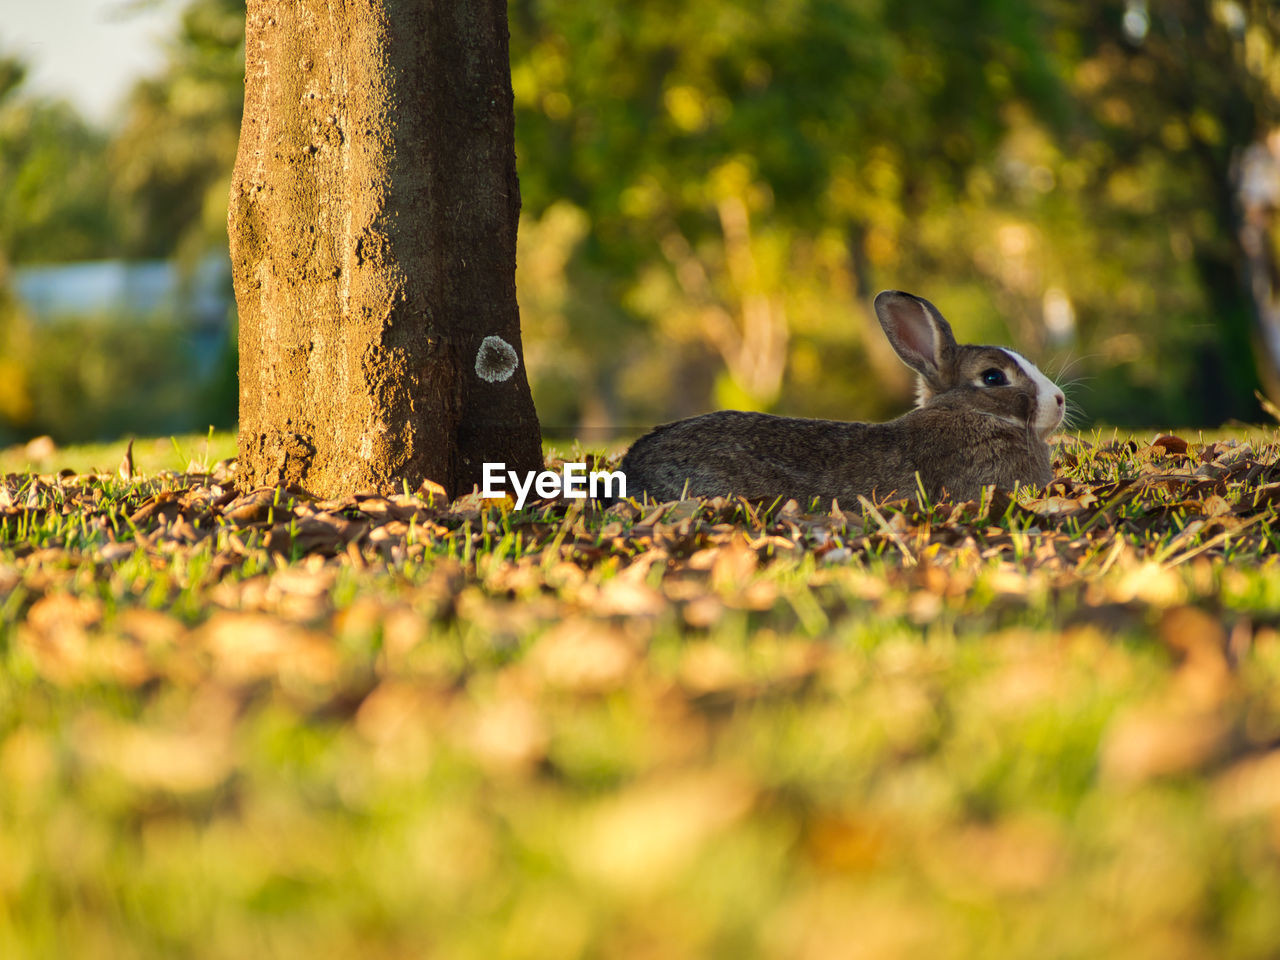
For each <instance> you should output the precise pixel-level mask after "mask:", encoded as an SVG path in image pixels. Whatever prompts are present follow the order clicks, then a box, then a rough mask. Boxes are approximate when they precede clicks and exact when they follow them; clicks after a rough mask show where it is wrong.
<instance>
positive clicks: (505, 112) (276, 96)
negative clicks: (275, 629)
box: [228, 0, 542, 497]
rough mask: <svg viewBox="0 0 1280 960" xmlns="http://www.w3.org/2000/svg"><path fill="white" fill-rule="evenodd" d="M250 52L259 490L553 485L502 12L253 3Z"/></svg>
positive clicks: (393, 2)
mask: <svg viewBox="0 0 1280 960" xmlns="http://www.w3.org/2000/svg"><path fill="white" fill-rule="evenodd" d="M245 35H246V44H245V60H246V63H245V110H244V120H243V125H242V127H241V133H240V148H239V153H238V154H237V157H236V164H235V170H234V173H233V176H232V182H231V202H230V211H229V214H228V232H229V234H230V239H231V260H232V268H233V274H234V280H235V290H236V302H237V304H238V306H239V312H240V437H239V445H240V460H239V467H238V473H239V477H240V483H241V484H242V485H243V486H247V487H254V486H262V485H273V484H296V485H299V486H301V487H303V488H304V489H306V490H307V491H309V492H311V493H313V494H315V495H318V496H337V495H341V494H346V493H350V492H352V491H355V490H360V489H370V488H372V489H381V490H389V489H399V487H400V486H401V484H402V483H403V482H405V481H407V482H408V484H409V486H410V487H411V488H416V487H417V486H418V485H419V484H420V483H421V482H422V481H424V480H432V481H434V482H436V483H438V484H440V485H441V486H443V487H444V489H445V490H446V492H447V493H448V494H449V496H451V497H452V496H457V495H459V494H462V493H467V492H469V491H470V490H471V488H472V486H473V485H474V484H477V483H480V482H481V470H482V464H483V463H484V462H485V461H502V462H505V463H506V464H507V468H508V469H513V470H534V469H539V468H540V467H541V464H542V452H541V438H540V435H539V430H538V421H537V417H536V415H535V413H534V409H533V401H532V399H531V397H530V394H529V385H528V381H527V379H526V377H525V371H524V365H523V355H522V350H521V343H520V318H519V312H518V308H517V306H516V296H515V250H516V224H517V220H518V216H519V209H520V195H519V186H518V184H517V182H516V172H515V140H514V136H515V120H514V113H513V103H512V92H511V71H510V61H509V58H508V56H509V55H508V51H507V21H506V4H505V2H504V0H471V2H468V3H453V2H450V0H363V2H361V3H356V4H339V3H335V2H332V0H293V2H279V0H276V2H271V0H249V3H248V13H247V18H246V26H245Z"/></svg>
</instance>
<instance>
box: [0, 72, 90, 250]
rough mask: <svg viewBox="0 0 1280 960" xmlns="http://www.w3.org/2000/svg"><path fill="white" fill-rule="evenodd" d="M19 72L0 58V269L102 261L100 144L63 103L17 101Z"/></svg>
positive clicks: (22, 73) (22, 96) (31, 99)
mask: <svg viewBox="0 0 1280 960" xmlns="http://www.w3.org/2000/svg"><path fill="white" fill-rule="evenodd" d="M24 74H25V70H24V68H23V66H22V65H21V64H20V63H18V62H17V61H15V60H13V59H6V58H0V262H3V261H8V262H9V263H12V264H21V263H36V262H45V261H55V262H56V261H68V260H86V259H94V258H97V257H102V256H105V255H107V253H108V251H109V250H110V244H111V241H112V239H113V238H112V228H113V215H114V210H113V209H112V208H111V206H110V204H109V203H108V202H107V194H108V184H109V182H110V181H109V178H108V175H107V171H106V167H105V163H104V159H105V153H106V137H105V136H103V135H102V134H101V133H99V132H98V131H96V130H93V129H92V128H90V127H89V126H88V125H87V124H86V123H85V122H84V120H83V119H81V117H80V116H79V114H77V113H76V112H75V110H74V109H73V108H72V107H70V106H69V105H68V104H66V103H62V102H57V101H48V100H43V99H39V98H32V97H27V96H24V95H23V93H22V91H21V84H22V79H23V76H24Z"/></svg>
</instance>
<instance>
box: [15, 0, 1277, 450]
mask: <svg viewBox="0 0 1280 960" xmlns="http://www.w3.org/2000/svg"><path fill="white" fill-rule="evenodd" d="M22 6H23V7H26V8H28V9H25V10H20V11H11V12H10V13H6V20H7V21H8V22H6V24H4V25H3V27H0V443H12V442H19V441H22V440H24V439H26V438H28V437H31V436H35V435H38V434H51V435H52V436H53V437H54V438H55V439H56V440H58V441H59V442H63V443H66V442H73V441H82V440H90V439H98V440H105V439H111V438H113V437H116V436H119V435H121V434H124V433H144V434H145V433H153V434H154V433H170V432H181V431H189V430H203V429H204V428H205V427H206V426H208V425H210V424H213V425H217V426H231V425H232V424H233V423H234V419H235V413H236V399H235V365H236V358H235V309H234V302H233V299H232V296H231V289H230V279H229V269H228V264H227V260H226V257H227V254H226V235H225V216H226V194H227V184H228V181H229V177H230V172H231V166H232V162H233V160H234V155H235V149H236V141H237V137H238V133H239V121H240V109H241V98H242V80H243V13H244V10H243V3H241V2H230V0H189V2H181V0H153V2H147V0H141V2H138V0H132V2H120V0H62V2H59V3H46V4H24V5H22ZM510 21H511V52H512V79H513V84H514V88H515V96H516V111H517V115H516V135H517V154H518V161H519V172H520V179H521V189H522V194H523V199H524V208H523V217H522V223H521V235H520V256H519V268H518V274H517V286H518V289H519V294H520V299H521V309H522V318H523V320H522V322H523V329H524V338H525V358H526V362H527V364H528V369H529V373H530V379H531V382H532V384H533V390H534V398H535V401H536V403H537V407H538V411H539V414H540V417H541V418H542V421H543V423H544V424H545V432H546V433H547V435H548V436H549V437H552V438H565V437H570V436H576V437H580V438H581V439H583V440H584V441H586V442H588V443H600V442H605V441H608V440H611V439H616V438H619V437H626V436H628V435H633V434H635V433H637V432H639V430H641V429H643V428H645V427H647V426H648V425H651V424H652V423H655V422H658V421H661V420H667V419H672V418H674V417H679V416H685V415H689V414H693V413H698V412H701V411H704V410H708V409H712V408H715V407H720V406H732V407H739V408H751V409H760V410H770V411H775V412H783V413H788V414H795V415H808V416H829V417H839V418H847V419H878V418H883V417H887V416H892V415H894V414H896V413H899V412H902V411H903V410H904V409H906V407H907V406H908V405H909V403H910V394H911V385H910V383H909V381H908V377H907V372H906V369H905V368H904V367H902V366H901V364H900V363H899V362H898V361H897V360H896V358H895V357H894V356H893V354H892V353H891V352H890V351H889V349H888V346H887V345H886V343H885V341H884V339H883V336H882V335H881V333H880V331H879V328H878V326H877V325H876V323H875V319H874V315H873V314H872V312H871V310H870V300H871V298H872V297H873V296H874V295H875V293H876V292H877V291H878V290H880V289H882V288H886V287H896V288H901V289H906V290H910V291H912V292H915V293H918V294H920V295H922V296H925V297H928V298H929V299H930V300H932V301H934V303H936V304H937V305H938V306H939V307H940V308H941V309H942V311H943V313H944V314H946V315H948V317H949V318H950V319H951V321H952V323H953V325H954V327H955V329H956V332H957V335H958V336H959V337H960V339H962V340H970V341H979V342H981V341H987V342H997V343H1008V344H1011V345H1012V346H1014V347H1015V348H1016V349H1018V350H1019V351H1021V352H1023V353H1025V354H1026V355H1028V356H1030V357H1032V358H1034V359H1036V360H1037V361H1038V362H1039V363H1040V366H1041V367H1042V368H1043V369H1045V370H1046V371H1047V372H1049V373H1050V374H1051V375H1055V376H1057V377H1059V379H1060V380H1062V381H1063V382H1064V383H1065V384H1067V385H1068V387H1067V388H1068V395H1069V396H1070V397H1071V399H1072V401H1073V402H1074V403H1075V404H1076V405H1077V406H1078V407H1079V409H1080V411H1081V413H1082V417H1081V421H1082V423H1084V424H1090V423H1105V424H1115V425H1121V426H1135V427H1137V426H1158V425H1165V426H1170V425H1177V426H1198V425H1203V426H1212V425H1217V424H1221V423H1223V422H1226V421H1229V420H1233V419H1235V420H1245V421H1249V420H1255V421H1256V420H1258V419H1259V418H1260V417H1261V416H1262V413H1261V410H1260V408H1259V402H1258V400H1257V399H1256V397H1255V391H1259V390H1260V391H1262V392H1263V393H1264V394H1266V395H1268V396H1270V397H1271V398H1272V399H1273V400H1277V401H1280V280H1278V279H1277V276H1278V274H1280V256H1278V255H1277V250H1278V249H1280V213H1278V212H1277V211H1278V210H1280V5H1277V4H1275V3H1274V2H1273V0H893V2H889V0H769V2H764V0H647V2H645V3H643V4H641V3H635V2H626V0H593V2H592V3H589V4H587V3H580V2H576V0H510Z"/></svg>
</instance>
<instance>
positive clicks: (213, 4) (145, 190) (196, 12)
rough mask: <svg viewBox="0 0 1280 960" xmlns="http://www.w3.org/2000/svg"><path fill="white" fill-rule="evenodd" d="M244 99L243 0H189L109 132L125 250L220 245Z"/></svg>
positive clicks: (146, 252) (182, 251)
mask: <svg viewBox="0 0 1280 960" xmlns="http://www.w3.org/2000/svg"><path fill="white" fill-rule="evenodd" d="M243 106H244V4H243V3H242V2H237V0H193V2H190V3H188V4H187V6H186V8H185V10H184V12H183V16H182V21H181V27H180V29H179V33H178V36H177V37H176V38H175V39H174V40H173V42H172V43H171V47H170V55H169V63H168V65H167V67H166V68H165V69H164V70H163V72H162V73H160V74H159V75H158V76H156V77H153V78H148V79H144V80H142V81H140V82H139V83H138V84H137V86H135V87H134V89H133V92H132V93H131V95H130V97H129V101H128V103H127V105H126V109H125V119H124V122H123V124H122V125H121V126H120V128H119V129H118V130H116V131H114V133H113V136H112V139H111V148H110V163H111V175H112V190H113V193H114V195H115V196H116V198H117V199H118V201H119V204H120V209H121V210H122V211H123V216H122V219H121V223H120V227H119V230H120V240H121V244H122V248H123V250H124V251H126V253H127V255H129V256H134V257H169V256H174V255H178V256H183V257H186V258H187V259H189V260H191V261H194V260H195V259H197V258H198V257H199V256H200V255H201V254H203V253H206V252H207V251H208V250H210V249H218V248H222V247H225V245H226V229H227V228H226V223H227V218H226V212H227V190H228V189H229V185H230V182H231V166H232V163H233V161H234V160H235V152H236V143H237V140H238V139H239V136H240V114H241V112H242V110H243Z"/></svg>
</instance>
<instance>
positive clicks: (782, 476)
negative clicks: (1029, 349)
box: [621, 290, 1065, 505]
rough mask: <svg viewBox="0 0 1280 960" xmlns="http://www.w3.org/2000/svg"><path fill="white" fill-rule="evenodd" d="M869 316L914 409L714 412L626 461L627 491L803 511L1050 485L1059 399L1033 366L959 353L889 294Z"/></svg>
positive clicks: (908, 300) (936, 323)
mask: <svg viewBox="0 0 1280 960" xmlns="http://www.w3.org/2000/svg"><path fill="white" fill-rule="evenodd" d="M875 311H876V317H877V318H878V319H879V321H880V326H881V327H882V328H883V329H884V332H885V335H886V336H887V337H888V339H889V343H890V344H891V345H892V346H893V349H894V350H895V352H897V354H898V356H899V357H900V358H901V359H902V361H903V362H904V363H906V365H907V366H909V367H910V368H911V369H913V370H915V371H916V373H917V374H918V376H919V387H918V392H917V406H916V408H915V409H914V410H912V411H910V412H909V413H906V414H904V415H903V416H901V417H898V418H897V419H896V420H891V421H889V422H888V423H857V422H846V421H841V420H806V419H799V418H795V417H778V416H772V415H769V414H764V413H744V412H741V411H737V410H722V411H718V412H716V413H707V414H703V415H702V416H697V417H690V418H689V419H686V420H678V421H676V422H674V423H667V424H663V425H661V426H659V427H655V428H654V429H653V430H652V431H650V432H649V433H648V434H646V435H645V436H643V437H641V438H640V439H639V440H637V441H636V442H635V443H634V444H632V446H631V449H630V450H628V451H627V454H626V456H625V457H624V458H623V460H622V467H621V469H622V472H623V473H624V474H625V475H626V477H627V491H628V493H629V494H630V495H632V496H636V497H639V496H641V495H642V494H647V495H648V496H649V497H651V498H652V499H654V500H658V501H666V500H677V499H681V498H682V497H685V496H704V497H706V496H718V495H722V494H738V495H741V496H743V497H746V498H747V499H749V500H774V499H776V498H779V497H781V498H784V499H789V498H793V497H794V498H795V499H796V500H797V501H799V502H800V503H801V504H803V505H808V504H811V503H812V502H813V500H814V499H815V498H816V499H817V500H818V501H820V502H821V503H823V504H829V503H830V502H831V501H832V500H838V501H839V502H840V503H844V504H848V503H851V502H853V503H856V502H857V499H858V497H859V496H864V497H867V498H869V499H872V500H881V501H883V500H886V499H892V498H901V497H911V498H914V499H919V492H920V490H921V489H923V492H924V494H925V496H927V497H928V498H929V499H930V500H931V501H936V500H938V499H942V498H946V497H950V498H952V499H955V500H976V499H978V497H979V495H980V494H981V491H982V488H983V487H985V486H987V485H989V484H994V485H995V486H997V487H1000V488H1003V489H1012V488H1013V487H1014V486H1015V485H1018V484H1024V485H1025V484H1033V485H1036V486H1044V485H1045V484H1047V483H1048V482H1049V481H1050V480H1051V479H1052V477H1053V470H1052V467H1051V465H1050V451H1049V445H1048V443H1047V442H1046V438H1047V437H1048V436H1049V434H1050V433H1052V432H1053V431H1054V430H1055V429H1057V427H1058V425H1059V424H1060V423H1061V422H1062V417H1063V413H1064V408H1065V399H1064V397H1063V394H1062V391H1061V390H1059V389H1058V387H1057V386H1055V385H1054V384H1053V383H1052V382H1051V381H1050V380H1049V379H1048V378H1047V377H1046V376H1045V375H1044V374H1042V373H1041V372H1040V371H1039V370H1038V369H1036V367H1035V365H1034V364H1032V363H1031V362H1030V361H1029V360H1026V359H1025V358H1023V357H1022V356H1020V355H1019V354H1017V353H1015V352H1013V351H1012V350H1007V349H1005V348H1003V347H993V346H976V345H968V344H966V345H961V344H957V343H956V340H955V336H954V335H953V334H952V332H951V325H950V324H949V323H947V321H946V320H945V319H944V318H943V316H942V314H941V313H939V312H938V310H937V308H936V307H934V306H933V304H931V303H929V301H927V300H924V299H922V298H920V297H917V296H913V295H912V294H909V293H904V292H902V291H900V290H886V291H884V292H882V293H880V294H879V295H878V296H877V297H876V299H875ZM917 475H918V477H919V480H918V481H917Z"/></svg>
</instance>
